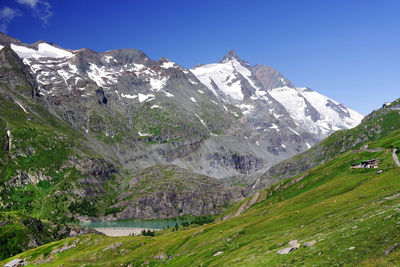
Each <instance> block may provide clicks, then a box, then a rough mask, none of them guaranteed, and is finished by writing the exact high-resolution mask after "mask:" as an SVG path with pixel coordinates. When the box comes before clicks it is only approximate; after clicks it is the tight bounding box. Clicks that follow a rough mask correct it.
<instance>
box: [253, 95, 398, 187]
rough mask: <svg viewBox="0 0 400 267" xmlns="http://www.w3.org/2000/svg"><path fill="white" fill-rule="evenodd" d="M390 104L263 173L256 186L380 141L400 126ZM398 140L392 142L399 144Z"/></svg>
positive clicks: (395, 103) (295, 173) (292, 174)
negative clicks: (350, 127)
mask: <svg viewBox="0 0 400 267" xmlns="http://www.w3.org/2000/svg"><path fill="white" fill-rule="evenodd" d="M399 104H400V99H398V100H396V101H394V102H393V103H392V105H391V106H390V107H392V106H395V105H399ZM390 107H389V108H382V109H379V110H376V111H374V112H372V113H371V114H369V115H368V116H366V117H365V118H364V120H363V121H362V123H361V124H360V125H359V126H357V127H355V128H353V129H350V130H342V131H337V132H335V133H333V134H332V135H330V136H329V137H327V138H326V139H324V140H323V141H321V142H320V143H318V144H317V145H315V146H313V147H312V148H311V149H309V150H307V151H305V152H303V153H300V154H298V155H296V156H294V157H292V158H290V159H287V160H284V161H282V162H280V163H278V164H276V165H274V166H273V167H272V168H270V169H269V170H268V171H267V172H266V173H265V174H264V175H262V177H261V180H260V181H259V184H257V185H256V187H255V188H256V189H259V188H263V187H265V186H266V185H269V184H271V181H279V180H282V179H285V178H288V177H291V176H294V175H297V174H299V173H301V172H304V171H306V170H308V169H310V168H313V167H315V166H317V165H318V164H321V163H324V162H326V161H327V160H330V159H333V158H334V157H336V156H338V155H339V154H341V153H343V152H345V151H347V150H349V149H356V148H359V147H361V146H362V145H363V144H365V143H366V142H373V141H376V140H381V139H382V138H384V137H386V136H387V135H389V134H390V133H391V132H393V131H394V130H395V129H400V116H399V110H391V109H390ZM391 141H392V142H394V141H393V140H391ZM399 143H400V142H395V143H393V144H395V145H396V146H398V145H399Z"/></svg>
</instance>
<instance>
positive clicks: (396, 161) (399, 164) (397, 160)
mask: <svg viewBox="0 0 400 267" xmlns="http://www.w3.org/2000/svg"><path fill="white" fill-rule="evenodd" d="M396 151H397V149H394V150H393V154H392V157H393V160H394V162H395V163H396V165H397V166H398V167H400V162H399V158H398V157H397V154H396Z"/></svg>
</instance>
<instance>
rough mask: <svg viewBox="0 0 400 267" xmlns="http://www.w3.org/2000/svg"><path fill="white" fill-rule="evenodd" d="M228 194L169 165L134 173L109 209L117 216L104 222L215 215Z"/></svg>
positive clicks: (209, 180) (210, 181)
mask: <svg viewBox="0 0 400 267" xmlns="http://www.w3.org/2000/svg"><path fill="white" fill-rule="evenodd" d="M231 197H232V196H231V193H230V192H229V190H227V189H225V188H224V186H223V185H222V184H220V183H219V182H218V180H216V179H215V178H211V177H207V176H204V175H198V174H193V173H191V172H189V171H187V170H184V169H181V168H179V167H176V166H173V165H167V166H159V165H157V166H154V167H150V168H147V169H144V170H143V171H140V172H138V173H137V174H136V175H134V176H133V177H132V178H131V179H130V181H129V188H128V189H127V190H126V191H125V192H124V193H121V194H120V195H119V196H118V203H117V204H115V205H114V206H112V207H111V208H114V209H115V210H121V211H120V212H117V213H115V214H114V215H110V216H108V217H107V219H132V218H140V219H157V218H171V217H177V216H180V215H185V214H191V215H206V214H216V213H218V212H219V211H220V210H221V209H222V208H223V206H225V205H226V204H228V203H229V201H230V199H231Z"/></svg>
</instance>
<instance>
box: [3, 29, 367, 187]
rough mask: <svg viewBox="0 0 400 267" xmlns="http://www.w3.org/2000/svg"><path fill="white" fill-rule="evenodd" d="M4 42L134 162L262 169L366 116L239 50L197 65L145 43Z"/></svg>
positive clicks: (232, 172) (81, 120)
mask: <svg viewBox="0 0 400 267" xmlns="http://www.w3.org/2000/svg"><path fill="white" fill-rule="evenodd" d="M0 45H1V46H10V47H11V49H13V50H14V51H15V52H16V53H17V54H18V55H19V56H20V57H21V58H22V59H23V62H24V63H25V64H26V65H28V66H29V69H30V73H31V75H32V76H33V77H34V78H35V80H36V83H37V90H38V94H39V95H40V96H41V97H42V98H43V102H44V103H46V105H47V106H48V108H49V109H50V110H51V111H52V112H53V113H54V114H55V115H57V116H58V117H60V118H61V119H63V120H64V121H66V122H67V123H69V124H70V125H72V126H73V127H74V128H75V129H76V130H78V131H80V132H82V133H84V134H85V135H86V137H87V138H88V139H89V140H90V141H91V142H92V143H94V144H96V146H97V148H98V149H99V150H101V151H103V153H105V154H107V155H109V156H110V157H111V158H113V159H114V160H116V161H117V162H119V163H120V164H121V165H122V166H124V167H125V168H128V169H134V170H137V169H142V168H146V167H150V166H153V165H155V164H175V165H177V166H180V167H183V168H186V169H189V170H192V171H194V172H197V173H200V174H205V175H208V176H212V177H215V178H227V177H232V176H246V177H247V176H249V177H255V176H257V173H262V172H264V171H265V170H267V169H268V168H269V167H271V166H272V165H274V164H275V163H277V162H279V161H281V160H284V159H286V158H289V157H290V156H293V155H295V154H297V153H299V152H301V151H304V150H306V149H308V148H309V147H311V146H312V145H314V144H315V143H316V142H318V141H319V140H321V139H322V138H323V137H325V136H327V135H328V134H330V133H332V132H333V131H335V130H338V129H344V128H349V127H354V126H355V125H357V124H358V122H359V121H360V120H361V118H362V116H361V115H360V114H358V113H356V112H354V111H352V110H350V109H347V108H346V107H344V106H343V105H341V104H339V103H337V102H335V101H333V100H331V99H329V98H326V97H324V96H322V95H320V94H318V93H317V92H315V91H312V90H310V89H302V88H296V87H294V86H293V85H292V84H291V83H290V81H289V80H287V79H286V78H284V77H283V75H282V74H280V73H279V72H277V71H276V70H274V69H272V68H270V67H267V66H261V65H255V66H250V65H248V64H247V63H246V62H245V61H243V60H241V59H240V58H239V57H238V56H237V55H236V53H235V52H233V51H230V52H228V54H227V55H226V56H225V57H224V58H223V59H222V60H221V62H220V63H216V64H208V65H202V66H197V67H195V68H193V69H190V70H189V69H185V68H183V67H181V66H180V65H179V64H177V63H175V62H172V61H170V60H168V59H166V58H162V59H160V60H158V61H154V60H151V59H150V58H148V57H147V56H146V55H145V54H144V53H143V52H142V51H139V50H135V49H123V50H112V51H107V52H95V51H92V50H90V49H80V50H74V51H72V50H66V49H62V48H60V47H58V46H56V45H54V44H50V43H46V42H43V41H40V42H37V43H35V44H32V45H26V44H23V43H21V42H19V41H18V40H16V39H13V38H11V37H8V36H5V35H1V36H0ZM317 104H318V105H319V106H317ZM252 179H253V178H252Z"/></svg>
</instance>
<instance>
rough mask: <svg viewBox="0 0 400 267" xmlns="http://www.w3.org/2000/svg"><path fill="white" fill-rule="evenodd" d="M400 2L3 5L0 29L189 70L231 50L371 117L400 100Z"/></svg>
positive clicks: (40, 0) (5, 1)
mask: <svg viewBox="0 0 400 267" xmlns="http://www.w3.org/2000/svg"><path fill="white" fill-rule="evenodd" d="M399 14H400V1H390V0H375V1H373V0H346V1H344V0H335V1H331V0H292V1H289V0H264V1H261V0H260V1H257V0H249V1H243V0H227V1H225V0H201V1H200V0H197V1H194V0H193V1H191V0H186V1H174V0H168V1H167V0H164V1H150V0H148V1H135V0H131V1H128V0H126V1H122V0H115V1H102V0H68V1H61V0H54V1H51V0H2V1H1V3H0V30H1V31H5V32H6V33H7V34H9V35H11V36H13V37H15V38H18V39H20V40H21V41H23V42H26V43H33V42H35V41H38V40H46V41H49V42H55V43H56V44H58V45H60V46H62V47H64V48H70V49H79V48H82V47H87V48H91V49H94V50H96V51H106V50H111V49H118V48H137V49H141V50H143V51H144V52H145V53H146V54H147V55H148V56H149V57H151V58H152V59H158V58H160V57H162V56H165V57H168V58H169V59H171V60H173V61H176V62H178V63H180V64H181V65H182V66H184V67H192V66H194V65H196V64H199V63H212V62H216V61H218V60H219V59H220V58H222V57H223V56H224V54H225V53H226V52H227V51H228V50H230V49H234V50H235V51H236V52H237V53H238V55H239V56H240V57H241V58H242V59H244V60H246V61H248V62H249V63H250V64H256V63H258V64H264V65H268V66H271V67H274V68H276V69H277V70H278V71H280V72H282V73H283V75H285V76H286V77H287V78H288V79H290V80H291V81H292V82H293V83H294V84H295V85H296V86H308V87H310V88H313V89H315V90H317V91H319V92H321V93H323V94H325V95H327V96H329V97H331V98H333V99H335V100H337V101H339V102H342V103H344V104H346V105H347V106H349V107H351V108H353V109H355V110H357V111H359V112H361V113H363V114H367V113H369V112H370V111H372V110H373V109H376V108H379V107H380V106H381V105H382V103H383V102H385V101H390V100H394V99H397V98H399V97H400V90H399V84H400V15H399Z"/></svg>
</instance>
